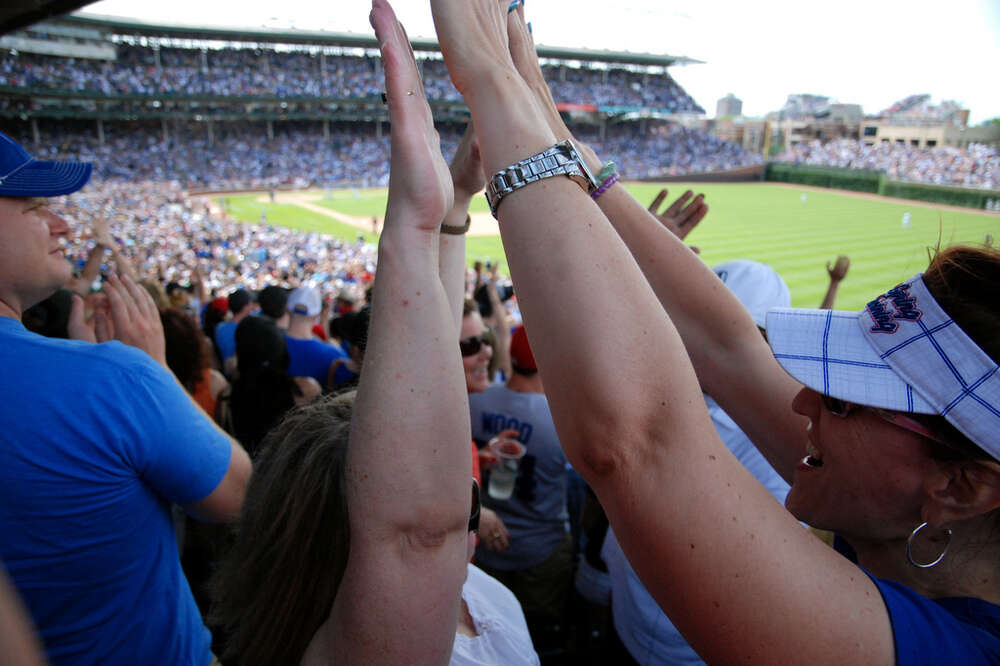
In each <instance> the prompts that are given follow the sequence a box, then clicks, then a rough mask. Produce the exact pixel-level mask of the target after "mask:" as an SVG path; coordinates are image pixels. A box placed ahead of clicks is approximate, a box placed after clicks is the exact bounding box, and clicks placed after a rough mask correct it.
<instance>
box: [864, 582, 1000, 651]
mask: <svg viewBox="0 0 1000 666" xmlns="http://www.w3.org/2000/svg"><path fill="white" fill-rule="evenodd" d="M862 571H864V569H862ZM865 573H868V572H867V571H866V572H865ZM868 576H869V577H870V578H871V579H872V581H873V582H874V583H875V585H876V586H877V587H878V589H879V592H881V593H882V599H883V600H884V601H885V605H886V607H888V609H889V618H890V620H891V621H892V633H893V638H894V640H895V643H896V664H897V665H898V666H916V665H917V664H962V666H971V665H973V664H997V663H1000V606H997V605H995V604H991V603H989V602H988V601H983V600H982V599H973V598H969V597H953V598H944V599H927V598H926V597H922V596H920V595H919V594H917V593H916V592H914V591H913V590H911V589H910V588H908V587H906V586H905V585H902V584H900V583H897V582H895V581H891V580H882V579H879V578H875V577H874V576H872V575H871V574H868Z"/></svg>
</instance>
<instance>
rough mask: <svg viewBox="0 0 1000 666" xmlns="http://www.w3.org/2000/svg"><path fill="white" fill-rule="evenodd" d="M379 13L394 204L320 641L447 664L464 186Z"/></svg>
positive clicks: (384, 656) (458, 565)
mask: <svg viewBox="0 0 1000 666" xmlns="http://www.w3.org/2000/svg"><path fill="white" fill-rule="evenodd" d="M373 4H374V8H373V10H372V14H371V20H372V24H373V25H374V27H375V33H376V36H377V38H378V40H379V44H380V46H381V49H382V62H383V64H384V67H385V75H386V90H387V95H388V104H389V117H390V122H391V125H392V137H391V141H392V164H391V175H390V184H389V201H388V206H387V209H386V217H385V228H384V230H383V232H382V236H381V239H380V244H379V262H378V266H379V269H378V276H377V278H376V280H375V287H374V289H375V293H374V296H373V303H372V322H371V329H370V333H369V338H368V346H367V349H366V352H365V363H364V368H363V371H362V373H361V381H360V384H359V388H358V395H357V401H356V403H355V407H354V418H353V419H352V423H351V434H350V438H351V441H350V446H349V448H348V454H347V486H346V490H347V504H348V508H349V513H350V516H351V520H350V524H351V532H350V540H351V541H350V554H349V557H348V563H347V568H346V570H345V573H344V578H343V581H342V583H341V585H340V588H339V590H338V592H337V597H336V601H335V602H334V604H333V610H332V611H331V614H330V618H329V619H328V621H327V622H326V623H325V624H324V625H323V627H322V628H321V629H320V632H319V634H318V635H317V637H316V639H315V640H316V641H321V642H322V644H321V645H317V646H316V647H317V648H318V651H320V652H322V651H323V650H322V648H323V647H325V648H326V649H327V650H329V652H330V654H335V655H337V657H338V659H337V661H338V663H340V662H343V663H350V664H367V663H421V664H423V663H428V664H429V663H436V664H443V663H446V662H447V661H448V657H449V655H450V654H451V648H452V644H453V642H454V636H455V627H456V624H457V620H458V612H459V607H460V598H461V588H462V584H463V581H464V579H465V574H466V563H467V558H468V547H469V532H468V520H469V508H470V489H471V483H472V479H471V473H470V470H471V469H472V460H471V457H470V450H469V449H470V447H469V431H470V426H469V409H468V405H467V398H466V395H465V385H464V381H463V377H464V375H463V372H462V366H461V357H460V355H459V354H458V331H457V329H456V327H454V326H452V325H451V322H453V316H452V312H451V310H450V308H449V305H448V301H447V298H446V296H445V289H444V286H443V285H442V284H441V281H440V279H439V276H438V233H439V231H438V227H439V225H440V224H441V220H442V219H443V218H444V216H445V213H446V212H447V211H448V209H449V208H450V207H451V205H452V197H453V194H452V181H451V176H450V175H449V173H448V167H447V165H446V164H445V162H444V159H443V158H442V157H441V152H440V148H439V144H438V137H437V133H436V132H435V131H434V127H433V123H432V120H431V113H430V108H429V106H428V105H427V102H426V100H425V99H424V93H423V88H422V86H421V82H420V78H419V76H418V74H417V69H416V63H415V61H414V58H413V52H412V50H411V49H410V46H409V43H408V41H407V38H406V33H405V31H404V30H403V27H402V26H401V25H400V24H399V22H398V21H397V20H396V17H395V14H394V13H393V11H392V9H391V8H390V7H389V5H388V4H387V3H386V2H385V1H384V0H376V1H375V2H374V3H373ZM308 657H309V655H308V654H307V658H308Z"/></svg>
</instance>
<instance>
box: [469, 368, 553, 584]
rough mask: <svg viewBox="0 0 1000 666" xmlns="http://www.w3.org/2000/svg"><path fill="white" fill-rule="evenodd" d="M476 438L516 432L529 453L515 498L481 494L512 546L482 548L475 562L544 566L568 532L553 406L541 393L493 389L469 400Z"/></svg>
mask: <svg viewBox="0 0 1000 666" xmlns="http://www.w3.org/2000/svg"><path fill="white" fill-rule="evenodd" d="M469 406H470V409H471V413H472V438H473V439H474V440H476V441H477V443H480V444H482V443H485V442H487V441H488V440H489V439H490V438H492V437H493V436H495V435H496V434H498V433H500V432H502V431H503V430H506V429H508V428H512V429H514V430H517V431H518V432H519V433H520V436H519V437H518V441H520V442H521V443H522V444H524V446H525V448H526V449H527V452H526V453H525V454H524V458H522V459H521V465H520V468H519V469H518V475H517V482H516V483H515V486H514V494H513V495H511V497H510V499H507V500H496V499H493V498H492V497H490V496H489V493H487V492H484V493H483V495H482V496H483V504H484V505H485V506H488V507H489V508H491V509H493V510H494V511H495V512H496V513H497V515H498V516H500V519H501V520H503V522H504V524H505V525H506V526H507V531H508V532H509V534H510V548H509V549H508V550H506V551H504V552H502V553H494V552H493V551H490V550H487V549H486V548H483V547H482V546H480V547H479V548H478V549H477V551H476V562H478V563H481V564H482V565H483V566H486V567H490V568H494V569H500V570H504V571H516V570H519V569H526V568H528V567H533V566H535V565H537V564H540V563H541V562H543V561H544V560H545V559H546V558H547V557H548V556H549V555H551V554H552V552H553V551H554V550H555V549H556V546H558V545H559V544H560V543H562V541H563V539H565V536H566V532H567V531H568V525H569V524H568V515H567V512H566V456H565V455H564V454H563V451H562V446H561V445H560V443H559V437H558V436H557V435H556V428H555V425H554V424H553V423H552V414H551V412H549V402H548V400H546V398H545V395H543V394H541V393H520V392H518V391H511V390H510V389H508V388H507V387H506V386H503V385H494V386H491V387H490V388H488V389H487V390H486V391H483V392H482V393H473V394H472V395H470V396H469Z"/></svg>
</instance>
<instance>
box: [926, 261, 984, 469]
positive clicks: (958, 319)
mask: <svg viewBox="0 0 1000 666" xmlns="http://www.w3.org/2000/svg"><path fill="white" fill-rule="evenodd" d="M923 280H924V284H925V285H926V286H927V290H928V291H930V292H931V294H932V295H933V296H934V300H936V301H937V302H938V305H940V306H941V308H942V309H943V310H944V311H945V312H947V313H948V315H949V316H950V317H951V318H952V319H953V320H954V321H955V323H956V324H958V326H959V328H961V329H962V331H964V332H965V334H966V335H968V336H969V337H970V338H972V340H973V341H974V342H975V343H976V344H977V345H978V346H979V348H980V349H982V350H983V351H984V352H986V354H987V355H988V356H989V357H990V358H991V359H993V362H994V363H997V362H1000V361H998V359H1000V302H998V301H997V299H996V298H995V295H996V294H997V293H1000V250H997V249H996V248H993V247H971V246H966V245H957V246H954V247H949V248H947V249H943V250H941V249H938V250H936V251H935V252H934V254H933V256H932V258H931V262H930V265H929V266H928V267H927V270H926V271H925V272H924V277H923ZM984 294H985V295H986V297H985V298H984V297H983V295H984ZM913 416H914V417H915V418H916V419H917V420H918V421H920V422H921V423H923V424H924V425H926V426H927V427H928V428H930V429H931V431H932V432H934V433H935V434H938V435H939V436H940V437H941V438H942V439H944V440H945V441H947V442H948V445H947V446H946V445H943V444H938V443H936V442H934V443H932V445H931V455H932V456H933V457H934V458H935V459H937V460H942V461H949V460H965V459H971V460H995V458H994V457H993V456H991V455H990V454H988V453H986V452H985V451H983V449H982V448H980V447H979V446H978V445H977V444H975V443H974V442H973V441H972V440H970V439H969V438H968V437H966V436H965V435H963V434H962V433H961V432H959V430H958V429H957V428H956V427H955V426H953V425H952V424H951V423H949V422H948V421H947V419H945V417H943V416H925V415H919V414H918V415H913ZM998 436H1000V435H998Z"/></svg>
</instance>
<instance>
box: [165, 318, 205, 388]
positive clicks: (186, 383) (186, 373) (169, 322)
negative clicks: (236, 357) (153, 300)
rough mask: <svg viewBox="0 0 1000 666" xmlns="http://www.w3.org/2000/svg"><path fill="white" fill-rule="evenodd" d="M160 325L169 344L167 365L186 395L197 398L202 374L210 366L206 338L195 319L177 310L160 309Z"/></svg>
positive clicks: (167, 344)
mask: <svg viewBox="0 0 1000 666" xmlns="http://www.w3.org/2000/svg"><path fill="white" fill-rule="evenodd" d="M160 322H161V323H162V324H163V337H164V340H165V341H166V354H167V366H169V368H170V370H171V371H172V372H173V373H174V375H176V377H177V381H179V382H180V383H181V385H182V386H183V387H184V388H185V389H186V390H187V392H188V393H190V394H192V395H194V392H195V388H196V387H197V386H198V382H200V381H201V378H202V371H203V370H204V369H205V368H208V367H210V366H211V357H210V356H209V352H208V347H207V344H206V341H205V336H204V335H202V332H201V331H200V330H198V325H197V324H196V323H195V321H194V319H192V318H191V317H189V316H188V315H186V314H184V312H182V311H180V310H178V309H177V308H167V309H166V310H161V311H160Z"/></svg>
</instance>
